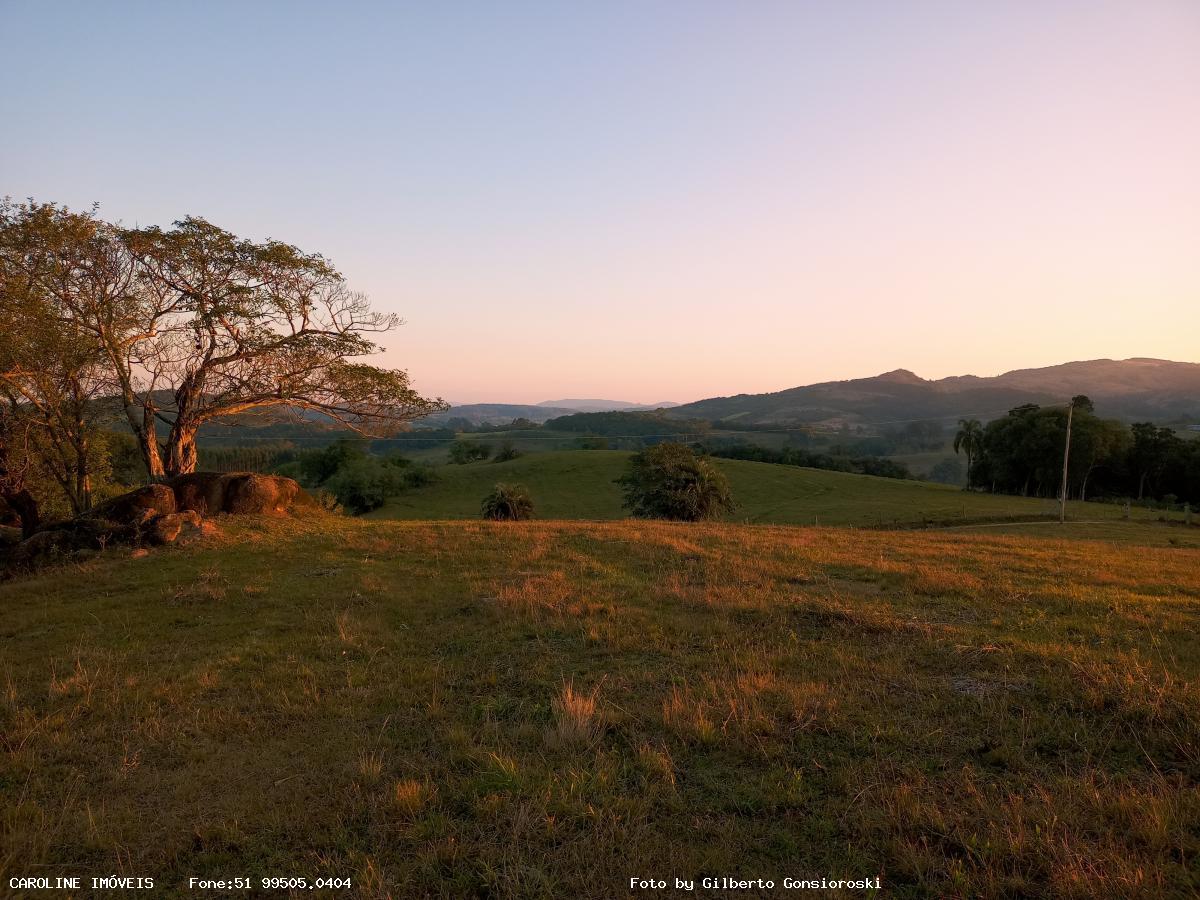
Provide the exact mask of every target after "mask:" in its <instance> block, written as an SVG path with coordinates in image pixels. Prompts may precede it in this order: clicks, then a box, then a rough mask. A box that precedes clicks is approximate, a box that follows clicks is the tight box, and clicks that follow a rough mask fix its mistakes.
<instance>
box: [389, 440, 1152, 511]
mask: <svg viewBox="0 0 1200 900" xmlns="http://www.w3.org/2000/svg"><path fill="white" fill-rule="evenodd" d="M629 455H630V454H628V453H625V452H621V451H616V450H587V451H559V452H548V453H530V454H528V455H526V456H522V457H519V458H518V459H515V460H510V461H508V462H503V463H490V462H484V463H472V464H470V465H465V466H454V465H448V466H440V467H438V468H437V472H438V474H439V475H440V476H441V480H440V481H439V482H438V483H436V484H433V485H429V486H428V487H424V488H421V489H419V490H416V491H413V492H411V493H407V494H404V495H402V496H400V497H397V498H395V499H394V500H392V501H390V502H389V503H388V504H387V505H386V506H384V507H383V508H382V509H379V510H377V511H375V512H374V513H371V514H370V517H371V518H377V519H473V518H478V517H479V504H480V501H481V500H482V499H483V497H484V496H485V495H486V494H487V493H488V491H490V490H491V488H492V485H494V484H495V483H496V482H498V481H512V482H518V483H520V484H524V485H525V486H526V487H528V488H529V490H530V492H531V494H532V495H533V500H534V504H535V506H536V509H537V514H538V517H539V518H545V519H619V518H623V517H624V516H625V515H626V513H625V511H624V510H623V509H622V507H621V491H620V488H619V486H618V485H616V484H614V480H615V479H616V478H618V477H620V476H621V474H622V473H623V472H624V471H625V465H626V461H627V460H628V458H629ZM716 463H717V465H718V466H719V467H720V468H721V470H722V471H724V472H725V473H726V474H727V475H728V476H729V480H730V484H731V485H732V488H733V495H734V497H735V499H736V500H737V501H738V503H739V508H738V510H737V512H736V513H734V514H733V515H732V516H730V517H729V520H730V521H740V522H755V523H770V524H779V525H812V524H814V523H818V524H822V525H855V526H880V525H884V526H886V525H913V524H920V523H923V522H935V523H953V522H956V521H973V520H977V519H988V520H991V519H998V518H1005V517H1023V518H1029V517H1036V516H1046V515H1051V514H1056V513H1057V509H1058V507H1057V505H1056V504H1055V503H1054V502H1053V501H1048V500H1035V499H1029V498H1023V497H1005V496H999V495H991V494H977V493H968V492H966V491H962V490H959V489H958V488H955V487H950V486H947V485H938V484H930V483H926V482H917V481H901V480H898V479H894V478H875V477H872V476H869V475H849V474H845V473H842V472H828V471H823V470H819V469H802V468H797V467H794V466H778V465H771V464H769V463H757V462H746V461H742V460H726V459H719V460H716ZM1068 511H1069V515H1070V516H1071V517H1073V518H1078V519H1087V520H1095V519H1119V518H1120V517H1121V516H1122V515H1123V512H1124V511H1123V508H1122V507H1119V506H1114V505H1112V504H1103V503H1071V504H1069V505H1068ZM1133 515H1134V516H1135V517H1136V518H1138V519H1151V520H1154V519H1157V518H1158V517H1159V513H1157V512H1153V511H1151V510H1145V509H1135V510H1133Z"/></svg>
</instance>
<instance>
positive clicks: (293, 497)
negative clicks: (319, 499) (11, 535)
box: [0, 472, 316, 573]
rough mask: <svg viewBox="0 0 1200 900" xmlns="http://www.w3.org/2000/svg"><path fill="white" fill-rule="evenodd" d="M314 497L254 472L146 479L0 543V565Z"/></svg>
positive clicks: (28, 563) (154, 541) (171, 535)
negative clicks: (74, 513) (77, 513)
mask: <svg viewBox="0 0 1200 900" xmlns="http://www.w3.org/2000/svg"><path fill="white" fill-rule="evenodd" d="M315 507H316V503H315V502H314V501H313V500H312V498H311V497H309V496H308V494H306V493H305V492H304V491H303V490H302V489H301V487H300V485H299V484H297V483H296V482H295V481H294V480H292V479H291V478H284V477H281V476H279V475H259V474H256V473H253V472H231V473H220V472H196V473H193V474H190V475H180V476H178V477H176V478H172V479H170V480H168V481H165V482H162V483H159V484H148V485H146V486H145V487H140V488H137V489H136V490H132V491H130V492H129V493H127V494H122V495H121V496H119V497H114V498H113V499H111V500H109V501H107V502H105V503H102V504H100V505H99V506H97V507H96V508H95V509H93V510H92V511H91V512H89V513H87V514H86V515H83V516H79V517H78V518H75V519H71V520H69V521H66V522H56V523H54V524H52V525H48V526H47V527H46V528H44V529H42V530H41V531H39V532H37V533H36V534H34V535H32V536H31V537H29V538H27V539H26V540H23V541H20V542H19V543H14V542H10V543H9V545H8V546H7V547H5V546H4V544H2V543H0V569H3V570H4V571H5V572H7V573H12V572H15V571H22V570H28V569H32V568H36V567H37V566H39V565H43V564H45V563H46V562H51V561H54V560H59V559H68V558H72V557H78V556H80V555H82V554H86V553H88V552H90V551H96V550H102V549H104V548H105V547H107V546H111V545H113V544H131V545H133V546H135V547H140V546H142V545H150V546H163V545H165V544H171V543H174V542H175V541H176V540H178V539H179V537H180V536H181V535H187V534H189V533H190V534H199V533H202V532H203V531H204V530H205V525H206V523H205V522H204V517H205V516H213V515H267V516H284V515H287V514H288V513H290V512H293V511H295V510H298V509H308V508H315Z"/></svg>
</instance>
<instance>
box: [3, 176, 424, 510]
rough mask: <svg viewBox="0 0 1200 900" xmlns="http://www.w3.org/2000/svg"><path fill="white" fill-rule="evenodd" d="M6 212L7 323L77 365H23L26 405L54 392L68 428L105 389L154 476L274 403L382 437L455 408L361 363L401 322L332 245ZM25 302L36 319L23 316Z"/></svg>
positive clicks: (52, 408) (21, 351) (22, 352)
mask: <svg viewBox="0 0 1200 900" xmlns="http://www.w3.org/2000/svg"><path fill="white" fill-rule="evenodd" d="M0 213H2V219H0V233H2V234H0V266H3V268H2V269H0V275H3V278H4V283H3V289H4V296H5V298H6V299H5V310H4V311H3V314H4V316H5V317H6V318H5V319H4V321H3V322H0V329H3V330H5V331H6V332H7V333H8V334H9V335H10V337H11V341H10V350H11V351H12V352H13V353H16V354H17V355H18V356H19V357H20V358H21V359H24V360H30V359H34V360H41V359H51V360H53V361H55V362H56V363H58V362H61V363H62V365H55V366H49V367H47V366H40V367H33V368H31V367H29V366H27V365H26V366H23V367H22V368H21V369H20V370H19V375H20V380H18V379H17V378H15V377H14V378H9V379H7V381H6V382H4V383H5V384H6V385H7V387H8V388H9V389H10V390H11V391H15V392H16V393H17V395H19V396H21V397H22V403H23V404H25V405H28V404H30V403H33V398H37V399H38V400H39V401H40V400H45V403H44V404H42V405H39V403H33V406H34V408H35V409H39V410H40V411H41V412H43V413H44V414H45V415H44V416H43V418H45V419H46V420H47V421H49V420H50V419H51V418H54V419H57V420H58V421H59V423H60V425H61V424H62V423H69V421H70V420H71V419H72V418H74V419H76V420H80V416H81V415H84V414H92V413H94V412H95V411H96V410H97V409H98V408H99V406H100V405H98V404H97V403H96V402H95V400H96V398H97V396H99V395H101V394H102V395H104V397H105V398H106V403H107V404H108V405H113V404H115V406H116V407H119V409H120V411H121V413H122V414H123V416H124V418H125V420H126V421H127V423H128V424H129V427H130V429H131V430H132V432H133V434H134V435H135V437H136V439H137V441H138V444H139V447H140V449H141V453H142V457H143V461H144V462H145V465H146V469H147V471H148V473H149V475H150V477H151V478H152V479H161V478H164V477H168V476H171V475H177V474H181V473H185V472H190V471H193V470H194V469H195V467H196V461H197V458H196V436H197V433H198V432H199V430H200V428H201V427H202V426H203V425H204V423H206V422H209V421H213V420H217V419H224V420H226V421H229V420H230V417H237V416H240V415H242V414H245V413H248V412H252V411H255V410H271V411H272V412H273V413H274V414H275V415H277V416H292V417H300V416H308V418H309V419H310V420H311V421H314V422H321V423H324V424H328V425H342V426H348V427H350V428H352V429H354V430H355V431H358V432H359V433H361V434H364V435H368V436H377V437H378V436H386V435H388V434H390V433H392V432H394V431H395V430H397V429H398V428H399V427H401V426H402V424H403V423H404V422H405V421H407V420H411V419H413V418H416V417H419V416H422V415H425V414H427V413H429V412H433V411H436V410H441V409H444V408H445V404H444V403H442V401H440V400H428V399H425V398H424V397H421V396H420V395H419V394H417V392H416V391H414V390H413V389H412V388H411V386H410V385H409V381H408V376H407V374H406V373H405V372H404V371H401V370H394V369H384V368H379V367H376V366H372V365H369V364H367V363H365V362H363V361H362V360H361V358H362V357H364V356H368V355H370V354H373V353H375V352H377V351H378V350H380V349H382V348H381V347H379V346H378V344H377V343H376V342H375V337H376V336H377V335H379V334H381V333H383V332H386V331H388V330H390V329H392V328H395V327H396V326H397V325H399V324H400V320H399V319H398V318H397V317H396V316H394V315H385V314H382V313H377V312H373V311H372V310H371V308H370V304H369V303H368V301H367V299H366V298H365V297H364V296H362V295H361V294H357V293H354V292H352V291H350V290H349V289H348V288H347V287H346V285H345V282H344V280H343V278H342V276H341V275H340V274H339V273H338V272H337V270H335V269H334V268H333V266H332V265H331V264H330V263H329V262H328V261H327V260H325V259H324V258H323V257H321V256H318V255H314V254H305V253H302V252H301V251H300V250H298V249H296V248H295V247H293V246H291V245H289V244H284V243H281V242H278V241H264V242H254V241H249V240H244V239H241V238H238V237H236V236H234V235H233V234H230V233H229V232H227V231H224V230H223V229H221V228H218V227H216V226H214V225H212V224H210V223H208V222H206V221H204V220H203V219H197V218H189V219H185V220H183V221H181V222H177V223H176V224H175V226H174V227H173V228H171V229H167V230H163V229H160V228H142V229H121V228H118V227H116V226H113V225H110V224H108V223H106V222H103V221H102V220H100V219H99V218H98V217H97V216H96V215H95V213H94V211H89V212H82V213H81V212H74V211H70V210H67V209H66V208H64V207H59V206H56V205H54V204H38V203H33V202H30V203H27V204H15V203H12V202H10V201H7V200H6V201H4V202H3V204H2V205H0ZM18 294H19V295H20V296H21V297H22V298H24V299H25V300H27V301H28V302H29V304H31V305H30V306H29V307H28V309H27V310H25V311H24V312H23V313H22V312H21V310H19V309H18V308H17V307H16V306H14V304H13V303H11V302H10V298H12V297H15V296H17V295H18ZM18 313H21V314H22V315H24V321H26V322H31V323H33V324H34V326H35V327H33V328H27V327H23V326H18V325H14V324H13V321H14V316H16V315H17V314H18ZM47 347H50V349H51V350H52V352H51V353H49V354H47V349H46V348H47ZM68 351H69V352H70V353H77V354H78V355H77V357H76V358H75V359H74V360H73V361H72V360H68V359H67V358H66V355H65V354H66V353H67V352H68ZM10 355H11V354H10ZM83 362H86V367H85V366H83V365H82V363H83ZM68 363H69V364H68ZM72 367H74V368H72ZM76 375H79V376H83V375H86V377H74V376H76ZM72 378H74V380H73V381H72ZM39 379H40V381H41V383H40V384H38V383H37V382H38V380H39ZM50 388H55V389H57V394H56V393H55V391H54V390H50ZM101 405H103V404H101ZM22 408H24V406H23V407H22ZM66 434H67V432H66V431H64V430H63V428H61V427H57V428H55V429H46V430H44V432H43V434H42V437H44V438H47V439H50V438H54V439H50V442H49V444H48V445H47V446H48V447H49V448H50V450H51V451H56V448H57V447H62V448H66V449H69V448H71V447H72V446H75V445H76V444H77V443H78V442H77V441H73V440H66V441H57V438H59V437H62V436H63V435H66ZM69 436H70V435H68V437H69ZM56 441H57V442H56ZM77 449H82V450H87V448H86V447H84V448H77ZM59 455H60V456H61V457H62V458H63V459H64V460H65V459H66V456H65V455H64V453H60V454H59ZM86 458H87V453H86V452H76V453H75V459H77V460H85V459H86ZM58 468H60V469H62V468H63V466H59V467H58ZM75 480H76V481H77V482H78V479H75ZM84 483H85V484H86V479H85V480H84ZM64 489H65V486H64ZM76 494H79V492H78V491H76ZM84 497H85V498H86V491H85V492H84ZM72 502H73V505H74V500H73V501H72ZM83 505H84V506H85V507H86V499H84V501H83Z"/></svg>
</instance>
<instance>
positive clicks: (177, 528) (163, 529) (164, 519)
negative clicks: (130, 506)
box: [142, 513, 183, 547]
mask: <svg viewBox="0 0 1200 900" xmlns="http://www.w3.org/2000/svg"><path fill="white" fill-rule="evenodd" d="M182 530H183V520H182V519H181V518H180V517H179V513H167V514H166V515H165V516H155V517H154V518H153V519H151V520H150V521H149V522H147V523H146V524H145V526H144V527H143V528H142V536H143V537H144V538H145V540H146V543H148V544H153V545H154V546H156V547H161V546H162V545H163V544H170V543H173V542H174V541H175V539H176V538H177V537H179V532H181V531H182Z"/></svg>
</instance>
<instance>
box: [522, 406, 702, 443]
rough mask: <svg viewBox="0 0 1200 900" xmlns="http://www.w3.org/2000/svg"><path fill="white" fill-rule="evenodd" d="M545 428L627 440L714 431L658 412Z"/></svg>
mask: <svg viewBox="0 0 1200 900" xmlns="http://www.w3.org/2000/svg"><path fill="white" fill-rule="evenodd" d="M542 427H544V428H549V429H550V430H551V431H575V432H579V433H581V434H589V435H601V436H603V435H608V436H617V435H619V436H623V437H624V436H635V437H638V436H645V437H660V436H673V435H684V434H689V435H701V434H705V433H707V432H708V431H710V430H711V429H712V425H711V424H709V423H708V422H704V421H701V420H699V419H669V418H667V417H666V416H665V415H663V414H661V413H657V412H596V413H574V414H572V415H569V416H559V417H558V418H557V419H551V420H550V421H548V422H546V424H545V425H544V426H542Z"/></svg>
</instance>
